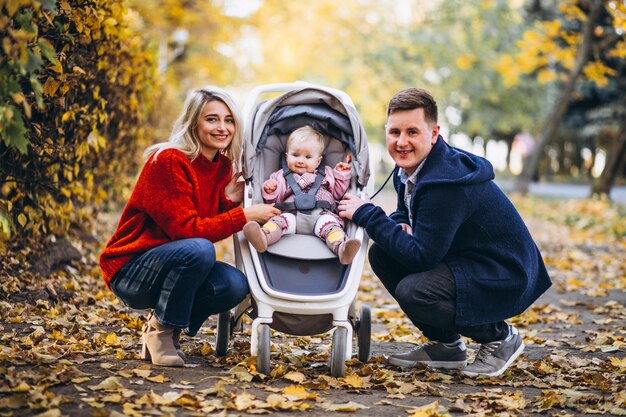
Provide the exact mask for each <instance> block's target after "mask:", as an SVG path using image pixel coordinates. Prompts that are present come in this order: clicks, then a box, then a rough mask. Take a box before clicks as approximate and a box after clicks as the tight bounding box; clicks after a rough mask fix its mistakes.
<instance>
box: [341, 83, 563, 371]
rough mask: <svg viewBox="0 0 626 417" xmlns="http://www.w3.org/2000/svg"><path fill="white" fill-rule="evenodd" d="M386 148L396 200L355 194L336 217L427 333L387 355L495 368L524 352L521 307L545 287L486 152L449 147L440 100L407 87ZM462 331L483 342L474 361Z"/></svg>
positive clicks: (391, 119)
mask: <svg viewBox="0 0 626 417" xmlns="http://www.w3.org/2000/svg"><path fill="white" fill-rule="evenodd" d="M385 128H386V129H385V131H386V142H387V151H388V152H389V154H390V155H391V157H392V158H393V160H394V161H395V163H396V168H395V173H394V185H395V189H396V192H397V194H398V206H397V209H396V211H395V212H394V213H392V214H391V215H390V216H387V215H386V214H385V212H384V211H383V209H382V208H380V207H377V206H375V205H374V204H372V203H371V202H369V201H367V200H362V199H359V198H357V197H355V196H353V195H346V197H345V198H344V199H343V200H342V201H341V202H340V203H339V206H338V209H339V215H340V216H342V217H344V218H346V219H351V220H352V221H353V222H354V223H356V224H357V225H359V226H362V227H364V228H365V230H366V231H367V234H368V235H369V236H370V238H371V239H372V240H373V241H374V244H373V245H372V247H371V248H370V251H369V260H370V264H371V266H372V269H373V270H374V272H375V273H376V275H377V276H378V277H379V278H380V280H381V281H382V283H383V284H384V285H385V287H386V288H387V290H388V291H389V292H390V293H391V295H393V297H394V298H395V299H396V300H397V301H398V303H399V305H400V307H401V308H402V310H403V311H404V312H405V313H406V315H407V316H408V317H409V318H410V319H411V321H412V322H413V324H415V326H417V327H418V328H419V329H420V330H421V332H422V333H423V335H424V336H425V337H426V338H427V339H428V342H427V343H424V344H421V345H419V346H417V347H416V348H415V349H413V350H411V351H410V352H408V353H404V354H398V355H391V356H390V357H389V358H388V362H389V363H391V364H393V365H396V366H402V367H411V366H414V365H415V364H416V363H418V362H419V363H425V364H427V365H429V366H431V367H433V368H443V369H457V368H459V369H461V372H462V373H464V374H465V375H468V376H476V375H488V376H497V375H500V374H502V373H503V372H504V371H505V370H506V369H507V368H508V367H509V365H510V364H511V363H512V362H513V361H514V360H515V359H516V358H517V357H518V356H519V355H520V354H521V353H522V351H523V350H524V343H523V341H522V338H521V337H520V335H519V333H518V331H517V329H516V328H515V327H513V326H512V325H510V324H507V323H506V322H505V321H504V320H506V319H508V318H510V317H513V316H515V315H518V314H520V313H522V312H523V311H524V310H526V309H527V308H528V307H529V306H530V305H531V304H532V303H533V302H534V301H535V300H536V299H537V298H538V297H539V296H540V295H541V294H542V293H543V292H545V291H546V290H547V289H548V288H549V287H550V285H551V282H550V278H549V276H548V273H547V271H546V268H545V266H544V263H543V260H542V258H541V254H540V253H539V250H538V249H537V246H536V245H535V243H534V241H533V239H532V237H531V236H530V233H529V231H528V229H527V227H526V225H525V224H524V222H523V220H522V218H521V217H520V215H519V213H518V212H517V210H516V209H515V207H514V206H513V204H512V203H511V202H510V201H509V199H508V198H507V197H506V196H505V195H504V193H503V192H502V191H501V190H500V189H499V188H498V186H497V185H496V184H495V183H494V182H493V179H494V172H493V167H492V166H491V164H490V163H489V161H487V160H486V159H484V158H481V157H478V156H476V155H473V154H471V153H468V152H464V151H462V150H460V149H456V148H453V147H451V146H449V145H448V144H447V143H446V142H445V141H444V140H443V138H442V137H441V136H440V135H439V126H438V125H437V104H436V102H435V100H434V99H433V97H432V96H431V95H430V94H429V93H428V92H426V91H424V90H422V89H417V88H409V89H406V90H403V91H400V92H399V93H398V94H396V95H395V96H394V97H393V98H392V99H391V101H390V102H389V107H388V109H387V124H386V126H385ZM461 336H466V337H468V338H470V339H473V340H474V341H476V342H478V343H480V344H481V346H480V350H479V351H478V353H477V355H476V358H475V360H474V362H473V363H471V364H470V365H467V366H466V363H467V352H466V348H465V344H464V342H463V340H462V339H461Z"/></svg>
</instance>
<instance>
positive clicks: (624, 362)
mask: <svg viewBox="0 0 626 417" xmlns="http://www.w3.org/2000/svg"><path fill="white" fill-rule="evenodd" d="M609 359H610V360H611V364H612V365H613V366H617V367H618V368H626V357H624V358H621V359H619V358H613V357H610V358H609Z"/></svg>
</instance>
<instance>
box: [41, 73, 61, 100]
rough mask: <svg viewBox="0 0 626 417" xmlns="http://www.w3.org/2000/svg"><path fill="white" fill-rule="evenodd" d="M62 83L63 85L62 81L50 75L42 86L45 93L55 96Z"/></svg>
mask: <svg viewBox="0 0 626 417" xmlns="http://www.w3.org/2000/svg"><path fill="white" fill-rule="evenodd" d="M60 85H61V82H60V81H57V80H55V79H54V78H52V77H48V79H47V80H46V82H45V83H43V86H42V88H43V93H44V94H45V95H47V96H54V94H55V93H56V92H57V90H58V89H59V86H60Z"/></svg>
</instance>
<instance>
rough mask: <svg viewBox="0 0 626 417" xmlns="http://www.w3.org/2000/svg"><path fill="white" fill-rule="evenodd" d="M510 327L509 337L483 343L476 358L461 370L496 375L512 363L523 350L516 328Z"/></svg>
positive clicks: (475, 373)
mask: <svg viewBox="0 0 626 417" xmlns="http://www.w3.org/2000/svg"><path fill="white" fill-rule="evenodd" d="M509 327H510V329H511V333H510V337H508V338H507V339H504V340H498V341H496V342H490V343H484V344H482V345H481V346H480V350H479V351H478V353H477V354H476V359H474V362H472V363H471V364H470V365H468V366H466V367H465V369H463V370H462V371H461V373H462V374H464V375H467V376H478V375H486V376H498V375H501V374H502V373H503V372H504V371H506V369H507V368H508V367H509V365H511V364H512V363H513V361H514V360H515V359H517V357H518V356H519V355H520V354H521V353H522V351H523V350H524V342H523V341H522V338H521V336H520V335H519V332H518V331H517V329H516V328H515V327H513V326H509Z"/></svg>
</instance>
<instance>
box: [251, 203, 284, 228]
mask: <svg viewBox="0 0 626 417" xmlns="http://www.w3.org/2000/svg"><path fill="white" fill-rule="evenodd" d="M243 212H244V214H245V215H246V220H248V221H254V222H258V223H261V224H263V223H265V222H266V221H268V220H269V219H271V218H272V217H274V216H276V215H278V214H280V213H281V211H280V210H279V209H277V208H276V207H274V205H273V204H254V205H252V206H250V207H246V208H245V209H243Z"/></svg>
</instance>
